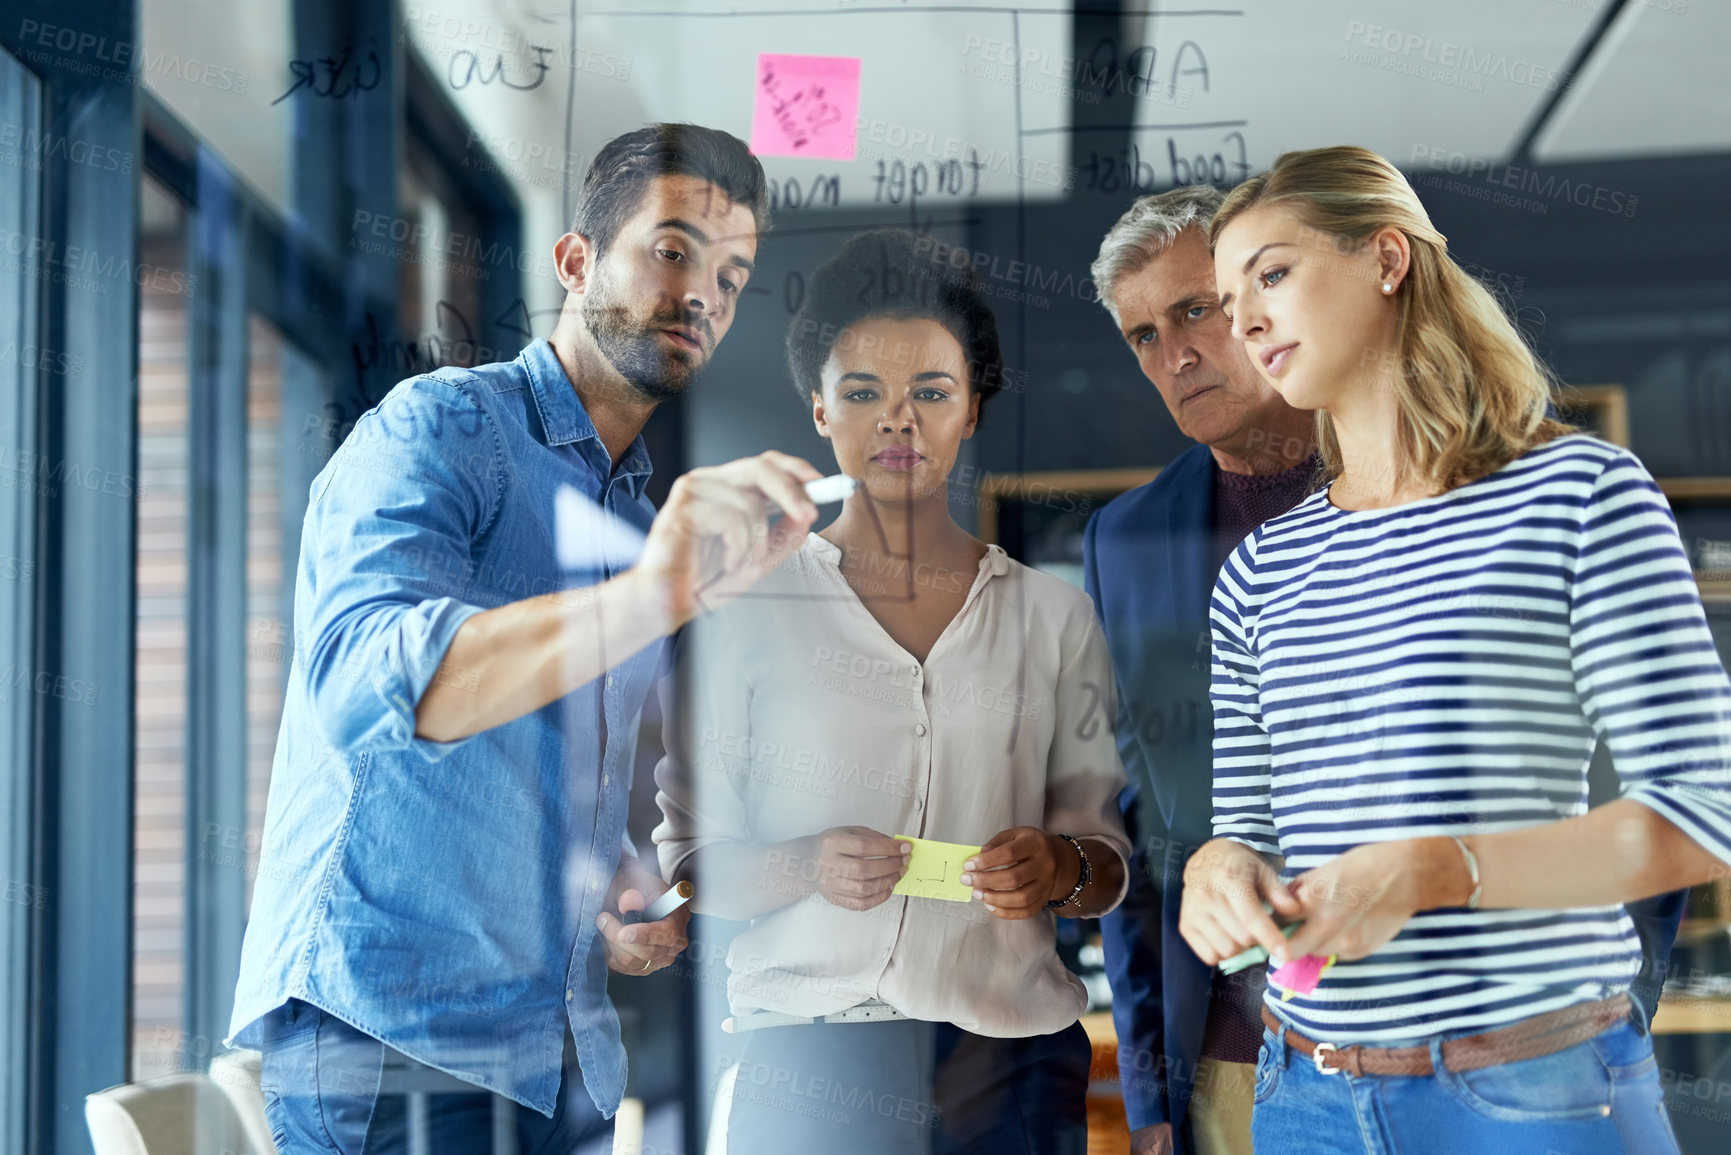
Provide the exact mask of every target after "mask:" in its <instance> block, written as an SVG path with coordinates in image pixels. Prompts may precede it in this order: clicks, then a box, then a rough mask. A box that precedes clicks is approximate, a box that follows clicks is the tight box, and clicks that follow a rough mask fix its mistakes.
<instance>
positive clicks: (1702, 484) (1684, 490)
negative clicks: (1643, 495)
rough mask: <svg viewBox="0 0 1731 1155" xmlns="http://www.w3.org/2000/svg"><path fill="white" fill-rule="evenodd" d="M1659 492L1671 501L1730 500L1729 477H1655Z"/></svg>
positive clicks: (1730, 479) (1730, 484) (1730, 480)
mask: <svg viewBox="0 0 1731 1155" xmlns="http://www.w3.org/2000/svg"><path fill="white" fill-rule="evenodd" d="M1654 480H1655V481H1657V482H1658V483H1659V491H1660V492H1661V493H1663V494H1664V495H1665V496H1666V497H1668V498H1670V499H1671V500H1672V501H1726V500H1731V477H1656V478H1654Z"/></svg>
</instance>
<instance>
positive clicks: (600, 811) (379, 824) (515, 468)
mask: <svg viewBox="0 0 1731 1155" xmlns="http://www.w3.org/2000/svg"><path fill="white" fill-rule="evenodd" d="M649 470H650V466H649V458H648V454H647V453H646V452H645V450H644V448H643V442H642V439H641V438H639V439H638V440H637V441H636V442H634V443H633V444H632V446H631V448H630V449H629V450H628V451H627V452H626V454H625V458H624V462H623V463H622V465H621V466H620V468H619V469H618V471H617V472H615V471H614V470H613V468H612V463H611V461H610V460H609V458H608V454H607V450H606V448H605V447H604V446H603V445H602V443H601V440H600V438H599V437H598V436H597V434H596V432H595V426H594V425H593V424H592V423H591V422H590V420H589V417H588V415H587V414H586V413H585V412H584V410H583V406H582V404H581V403H580V402H579V400H578V398H577V394H576V391H575V390H574V389H573V388H572V386H571V382H570V380H569V379H568V378H567V377H566V375H565V372H564V370H563V369H562V368H561V367H560V364H559V361H558V359H557V357H556V356H555V354H554V352H553V349H552V347H551V346H550V345H549V344H547V343H546V342H545V341H539V342H536V343H535V344H533V345H531V346H529V347H528V348H527V349H525V350H524V351H523V352H522V354H521V355H520V356H519V357H518V358H517V359H516V360H515V361H512V362H509V363H505V364H497V365H486V366H482V367H480V368H476V369H441V370H438V371H437V372H434V373H430V374H427V375H426V376H422V377H416V378H413V379H411V380H408V381H404V382H402V383H401V384H399V385H398V386H397V387H396V388H394V389H392V390H391V392H390V393H389V395H387V396H386V397H385V399H384V400H383V401H382V402H380V404H379V405H378V406H377V407H375V408H374V409H372V410H371V411H370V412H368V413H367V414H366V415H365V416H363V417H362V418H361V419H360V421H359V422H357V423H356V425H355V429H354V432H353V433H352V434H351V435H350V436H349V437H348V439H347V440H346V441H344V443H343V444H342V446H341V447H340V448H339V449H338V450H337V451H336V453H335V454H334V455H332V457H331V460H330V462H329V463H328V464H327V465H326V466H325V468H324V469H323V470H322V471H321V472H320V473H319V475H318V478H317V479H316V480H315V481H314V483H313V488H312V494H311V500H310V503H309V506H308V509H307V516H306V524H305V527H304V529H303V532H302V537H301V555H300V567H299V573H298V576H297V580H296V585H295V608H294V638H295V646H294V661H293V664H292V666H291V668H290V671H289V679H288V695H287V701H286V703H285V705H284V708H283V719H282V729H281V732H280V733H279V735H278V738H277V748H276V760H275V763H274V764H273V766H272V770H271V786H270V799H269V804H268V806H267V808H266V813H265V827H264V837H263V840H262V844H261V846H260V854H259V861H258V867H257V871H258V875H257V882H256V888H255V891H254V895H253V906H252V917H251V922H250V925H249V926H248V927H247V931H246V940H245V944H244V946H243V948H242V951H241V966H240V980H239V984H238V987H237V989H236V992H235V1005H234V1017H233V1020H232V1022H231V1024H230V1030H231V1032H232V1040H233V1041H236V1042H238V1043H239V1044H240V1045H243V1046H257V1045H259V1037H260V1031H259V1025H258V1019H259V1018H260V1016H262V1015H265V1014H266V1013H268V1012H270V1011H272V1010H274V1009H275V1008H277V1007H279V1006H281V1005H282V1004H283V1003H284V1002H286V1001H287V1000H288V999H290V998H298V999H301V1000H303V1001H305V1002H308V1003H312V1004H314V1005H316V1006H318V1007H321V1008H323V1009H324V1010H326V1011H328V1012H330V1013H331V1014H333V1015H335V1016H337V1017H338V1018H340V1019H342V1020H344V1021H346V1022H348V1023H350V1024H352V1025H353V1026H355V1027H358V1028H359V1029H360V1030H362V1031H365V1032H366V1033H367V1034H369V1035H373V1036H374V1037H376V1038H378V1039H381V1040H383V1041H384V1042H385V1043H387V1044H389V1045H390V1046H392V1047H395V1048H396V1049H397V1050H399V1051H402V1052H403V1053H405V1054H407V1055H409V1056H411V1057H413V1058H415V1059H419V1060H420V1061H422V1062H424V1063H427V1064H429V1065H431V1066H434V1067H438V1068H441V1069H443V1070H445V1071H448V1072H450V1073H451V1074H454V1075H457V1076H458V1077H460V1078H463V1079H465V1080H468V1081H469V1082H472V1083H476V1084H478V1085H480V1086H483V1087H486V1088H489V1089H491V1090H494V1091H497V1092H499V1093H500V1094H502V1095H506V1096H508V1097H510V1098H512V1099H514V1100H516V1101H518V1102H520V1103H523V1104H525V1105H527V1106H529V1107H532V1108H535V1109H537V1110H539V1111H542V1112H543V1113H545V1114H548V1115H551V1114H552V1112H553V1107H554V1103H555V1100H556V1097H557V1094H558V1089H559V1080H560V1065H561V1056H562V1053H563V1046H564V1034H565V1031H564V1026H565V1021H566V1020H567V1019H568V1020H569V1023H570V1028H571V1033H572V1035H573V1036H574V1038H575V1041H576V1050H577V1056H578V1060H579V1062H580V1063H581V1064H582V1070H583V1078H584V1082H585V1084H586V1085H587V1086H588V1088H589V1093H590V1095H591V1097H592V1098H593V1099H594V1100H595V1105H596V1106H597V1108H599V1109H600V1111H601V1112H602V1114H603V1115H609V1116H610V1115H612V1114H613V1112H614V1110H615V1109H616V1108H617V1107H618V1105H619V1100H620V1097H621V1095H622V1094H623V1093H624V1088H625V1050H624V1047H623V1045H622V1044H621V1042H620V1036H619V1020H618V1017H617V1015H616V1014H615V1013H614V1010H613V1006H612V1004H611V1003H610V1002H609V1001H608V998H607V992H606V979H607V964H606V956H605V953H604V944H603V943H602V942H601V941H600V940H599V936H598V932H597V931H596V929H595V919H596V915H597V914H598V913H599V912H600V911H601V909H602V905H603V901H604V900H605V898H606V895H607V890H608V887H609V884H610V883H611V880H612V878H613V875H614V873H615V871H616V870H617V867H618V861H619V855H620V850H621V847H622V846H623V845H626V843H625V838H626V834H625V815H626V802H627V793H628V790H629V786H630V776H631V770H632V762H633V757H634V754H635V749H634V748H635V745H636V736H637V727H638V719H639V714H640V711H641V709H642V706H643V700H644V698H645V696H646V695H647V693H648V690H649V687H650V684H651V681H652V679H653V676H654V673H655V665H656V662H657V660H658V658H659V655H660V650H661V647H660V645H659V644H657V645H652V646H649V647H647V648H646V649H644V650H642V651H640V652H639V653H637V654H634V655H632V656H631V657H629V658H627V659H626V660H624V661H623V662H619V663H617V664H615V665H614V666H613V668H612V669H611V671H610V672H608V673H607V674H606V675H604V676H603V677H602V678H599V679H597V680H596V681H594V682H592V683H590V684H589V685H586V686H584V687H582V688H581V689H578V690H576V691H573V692H572V693H571V694H569V695H567V696H566V697H565V698H564V699H562V700H560V701H557V702H553V703H551V704H549V705H547V706H545V707H543V708H541V709H539V710H536V711H535V712H534V713H531V714H528V715H526V716H524V717H522V718H519V719H517V720H516V721H513V722H508V723H506V724H504V725H502V726H497V727H494V728H493V729H491V730H487V731H485V732H483V733H480V734H476V735H473V736H471V737H469V738H465V739H461V740H459V741H455V742H433V741H429V740H427V739H425V738H417V737H416V736H415V704H416V703H417V702H418V701H419V700H420V698H421V695H422V692H423V691H425V690H426V688H427V686H428V684H429V683H430V682H431V681H432V679H433V676H434V673H435V671H436V670H437V669H438V666H439V663H440V661H441V659H442V658H443V656H444V654H445V651H446V649H447V647H448V646H449V645H450V643H451V639H452V638H453V636H454V635H455V634H456V632H457V628H458V627H459V626H461V625H462V624H463V622H464V621H466V620H467V619H468V618H469V617H470V616H472V615H474V614H476V613H479V612H481V611H482V610H486V609H492V608H494V607H497V606H502V605H504V604H506V603H508V602H512V601H517V600H520V599H522V598H525V597H530V596H533V595H537V594H545V593H551V592H555V591H558V590H561V589H567V588H578V587H583V586H588V585H593V584H595V583H597V582H601V581H604V580H606V579H607V578H609V577H612V576H614V575H616V574H618V573H620V572H621V571H622V570H624V569H625V568H627V567H628V566H630V565H631V564H632V563H633V562H634V561H635V551H636V545H635V544H634V543H638V542H640V541H641V536H642V532H643V531H644V530H646V529H647V527H648V525H649V522H650V520H651V518H652V517H653V515H654V509H653V507H652V506H651V505H650V504H649V501H648V499H647V498H646V497H645V496H644V494H643V486H644V483H645V481H646V480H647V478H648V476H649ZM562 485H568V486H571V487H573V488H574V489H576V490H577V491H578V492H579V493H580V494H582V495H583V496H584V497H585V498H587V499H589V500H590V501H591V502H593V503H594V507H593V509H592V510H591V513H592V514H594V516H590V517H588V518H586V519H584V520H585V521H586V523H587V524H588V526H589V529H590V532H591V533H592V535H593V538H592V540H587V541H584V542H582V543H579V544H580V545H581V546H582V548H580V549H578V550H577V551H575V552H577V553H579V554H581V555H583V556H582V559H581V560H580V561H576V562H574V561H573V560H572V557H571V556H570V550H569V546H570V543H567V547H568V552H567V555H566V556H565V558H564V563H565V564H564V568H562V567H561V561H560V555H559V553H558V551H557V549H556V544H557V543H556V541H555V521H554V495H555V493H556V491H557V490H558V489H559V487H560V486H562ZM598 511H604V513H600V512H598ZM627 527H628V528H627ZM574 565H575V566H577V567H578V568H572V567H573V566H574ZM478 676H479V675H478V674H475V673H472V672H469V671H465V670H460V669H457V670H453V669H447V670H444V671H441V672H439V677H440V680H441V681H444V682H450V683H451V684H453V685H454V686H456V687H457V688H459V689H461V688H468V689H471V690H472V689H477V688H478Z"/></svg>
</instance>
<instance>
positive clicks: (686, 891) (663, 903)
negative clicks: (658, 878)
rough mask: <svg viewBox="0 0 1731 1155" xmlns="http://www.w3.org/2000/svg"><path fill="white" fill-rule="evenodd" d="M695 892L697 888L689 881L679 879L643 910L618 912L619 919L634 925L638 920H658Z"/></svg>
mask: <svg viewBox="0 0 1731 1155" xmlns="http://www.w3.org/2000/svg"><path fill="white" fill-rule="evenodd" d="M696 893H697V888H696V887H694V886H692V885H691V883H690V882H686V881H680V882H676V883H674V884H673V889H672V890H669V891H668V892H667V893H666V894H664V895H662V896H661V897H660V898H658V899H656V900H655V901H654V902H652V903H650V904H649V905H648V907H646V908H645V909H643V910H626V911H621V912H620V913H619V921H620V923H621V924H623V925H625V926H636V925H637V924H638V923H640V922H660V921H661V920H662V919H664V918H666V917H667V916H668V915H670V914H672V913H673V912H674V911H676V910H678V909H679V908H680V907H682V906H684V905H685V904H686V903H688V902H690V901H691V896H692V895H694V894H696Z"/></svg>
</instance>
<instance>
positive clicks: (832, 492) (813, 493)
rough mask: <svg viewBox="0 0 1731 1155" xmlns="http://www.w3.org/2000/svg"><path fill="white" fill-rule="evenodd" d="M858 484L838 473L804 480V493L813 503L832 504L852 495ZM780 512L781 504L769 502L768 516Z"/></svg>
mask: <svg viewBox="0 0 1731 1155" xmlns="http://www.w3.org/2000/svg"><path fill="white" fill-rule="evenodd" d="M858 486H859V482H858V481H856V480H855V479H853V478H851V477H849V476H848V475H847V474H845V473H838V474H835V475H834V476H833V477H820V478H818V479H817V480H816V481H808V482H806V483H805V495H806V496H807V497H809V498H810V499H811V503H812V504H813V505H833V504H835V503H836V502H838V501H846V500H847V499H848V498H850V497H852V496H853V491H854V490H855V489H856V488H857V487H858ZM782 512H783V511H782V508H781V506H779V505H777V504H775V502H773V501H772V502H770V503H769V516H771V517H780V516H781V514H782Z"/></svg>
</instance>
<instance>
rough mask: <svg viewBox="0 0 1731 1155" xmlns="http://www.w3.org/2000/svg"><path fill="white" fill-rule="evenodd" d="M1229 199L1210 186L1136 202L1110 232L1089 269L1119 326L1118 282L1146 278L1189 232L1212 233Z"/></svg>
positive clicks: (1170, 191) (1190, 187) (1186, 187)
mask: <svg viewBox="0 0 1731 1155" xmlns="http://www.w3.org/2000/svg"><path fill="white" fill-rule="evenodd" d="M1225 199H1226V194H1225V193H1223V192H1221V191H1220V190H1219V189H1217V188H1215V187H1214V186H1213V185H1208V184H1190V185H1183V186H1181V187H1179V188H1175V189H1168V190H1167V191H1166V192H1163V193H1157V194H1155V195H1153V196H1145V197H1140V198H1138V199H1137V201H1136V203H1135V204H1133V205H1131V206H1130V211H1129V212H1127V213H1125V214H1124V215H1123V216H1121V217H1119V218H1118V223H1117V224H1115V225H1113V226H1112V227H1111V228H1110V229H1109V230H1107V232H1106V239H1105V240H1103V241H1101V242H1100V255H1099V256H1098V257H1095V258H1094V263H1093V264H1092V265H1090V266H1088V274H1089V275H1090V276H1091V277H1093V278H1094V287H1095V289H1096V290H1097V291H1098V292H1099V294H1100V303H1101V304H1102V305H1104V306H1106V311H1107V312H1108V313H1110V314H1112V321H1113V323H1114V324H1116V323H1117V322H1118V282H1119V281H1121V280H1123V279H1124V278H1125V277H1128V276H1130V275H1131V274H1132V273H1138V272H1141V271H1142V270H1143V269H1144V268H1146V267H1147V266H1148V262H1149V261H1152V260H1153V259H1154V258H1155V257H1157V256H1159V255H1160V254H1161V253H1162V252H1164V251H1165V249H1166V247H1167V246H1168V245H1170V244H1171V243H1172V242H1173V241H1175V240H1177V239H1178V234H1179V233H1182V232H1183V231H1184V230H1185V229H1191V228H1194V229H1200V230H1202V231H1203V232H1204V233H1206V232H1207V230H1208V220H1209V218H1210V217H1212V216H1213V215H1214V212H1215V210H1216V209H1218V208H1219V207H1220V202H1221V201H1223V200H1225Z"/></svg>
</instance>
